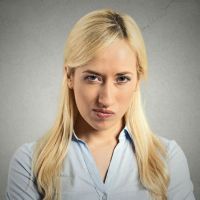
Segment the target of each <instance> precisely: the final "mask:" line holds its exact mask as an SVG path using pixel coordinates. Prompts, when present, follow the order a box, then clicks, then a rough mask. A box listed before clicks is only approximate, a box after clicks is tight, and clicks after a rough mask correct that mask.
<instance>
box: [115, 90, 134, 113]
mask: <svg viewBox="0 0 200 200" xmlns="http://www.w3.org/2000/svg"><path fill="white" fill-rule="evenodd" d="M133 95H134V92H133V89H129V90H122V91H121V93H120V94H119V96H118V106H119V109H120V110H121V111H122V112H125V111H126V110H127V109H128V106H129V104H130V102H131V99H132V97H133Z"/></svg>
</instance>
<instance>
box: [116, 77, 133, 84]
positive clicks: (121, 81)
mask: <svg viewBox="0 0 200 200" xmlns="http://www.w3.org/2000/svg"><path fill="white" fill-rule="evenodd" d="M130 80H131V79H130V77H128V76H119V77H118V78H117V83H126V82H128V81H130Z"/></svg>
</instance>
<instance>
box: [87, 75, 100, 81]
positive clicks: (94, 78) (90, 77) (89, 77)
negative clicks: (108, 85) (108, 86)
mask: <svg viewBox="0 0 200 200" xmlns="http://www.w3.org/2000/svg"><path fill="white" fill-rule="evenodd" d="M84 80H87V81H90V82H96V81H102V78H101V77H99V76H97V75H88V76H86V77H85V78H84Z"/></svg>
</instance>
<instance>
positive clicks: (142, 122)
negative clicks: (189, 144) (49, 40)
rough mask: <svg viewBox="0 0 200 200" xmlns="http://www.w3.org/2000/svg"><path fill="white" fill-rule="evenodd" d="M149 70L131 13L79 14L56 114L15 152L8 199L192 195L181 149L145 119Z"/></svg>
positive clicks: (89, 199) (114, 199) (67, 52)
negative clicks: (42, 132) (143, 82)
mask: <svg viewBox="0 0 200 200" xmlns="http://www.w3.org/2000/svg"><path fill="white" fill-rule="evenodd" d="M146 75H147V55H146V50H145V45H144V42H143V38H142V35H141V33H140V30H139V27H138V26H137V24H136V23H135V22H134V20H133V19H132V18H131V17H130V16H128V15H126V14H119V13H118V12H115V11H113V10H110V9H103V10H97V11H94V12H91V13H89V14H88V15H85V16H84V17H83V18H81V19H80V20H79V21H78V22H77V23H76V24H75V26H74V28H73V29H72V31H71V32H70V34H69V37H68V40H67V44H66V47H65V53H64V74H63V82H62V90H61V99H60V106H59V112H58V116H57V118H56V121H55V123H54V124H53V126H52V128H51V129H50V131H49V132H48V133H47V134H46V135H44V136H43V137H41V138H40V139H39V141H38V142H37V143H36V145H35V144H34V143H31V144H25V145H23V146H22V147H20V148H19V149H18V150H17V152H16V153H15V155H14V157H13V159H12V161H11V163H10V170H9V177H8V187H7V193H6V198H7V199H17V200H19V199H26V200H28V199H41V198H42V197H41V195H40V194H39V192H38V191H40V192H41V193H43V195H44V199H45V200H49V199H50V200H51V199H54V197H55V199H56V200H57V199H59V195H58V194H60V196H61V199H70V200H77V199H81V200H97V199H104V200H105V199H110V200H121V199H127V200H131V199H139V200H140V199H142V200H146V199H149V198H150V194H149V191H150V193H151V195H152V196H154V199H156V200H158V199H159V200H160V199H163V200H166V199H175V200H182V199H186V200H194V195H193V185H192V182H191V180H190V174H189V169H188V164H187V160H186V158H185V155H184V153H183V151H182V150H181V148H180V147H179V146H178V145H177V144H176V142H175V141H170V140H167V139H164V138H160V139H159V137H157V136H156V135H155V134H153V133H152V131H151V129H150V127H149V125H148V122H147V120H146V118H145V114H144V112H143V109H142V103H141V98H140V82H141V80H142V79H143V78H145V77H146ZM125 125H126V126H125ZM124 127H129V130H126V128H125V129H124ZM73 130H74V135H73V138H72V132H73ZM75 133H76V134H75ZM131 136H133V137H131ZM71 138H72V139H71ZM133 138H134V139H133ZM35 146H36V148H34V147H35ZM165 147H166V148H165ZM67 149H68V153H67V155H66V150H67ZM33 155H34V156H33ZM33 158H34V159H33ZM163 158H164V159H163ZM32 159H33V165H32ZM61 167H63V168H62V171H61V173H60V168H61ZM32 169H33V173H32ZM58 174H59V176H58ZM168 174H169V175H168ZM34 175H35V177H34ZM59 182H61V187H60V184H59ZM35 183H37V186H36V184H35ZM141 183H142V184H141ZM144 186H145V187H144ZM52 191H57V192H54V194H53V193H52Z"/></svg>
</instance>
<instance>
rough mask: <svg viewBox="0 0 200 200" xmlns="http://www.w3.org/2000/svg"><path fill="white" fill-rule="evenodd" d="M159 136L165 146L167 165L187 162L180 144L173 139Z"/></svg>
mask: <svg viewBox="0 0 200 200" xmlns="http://www.w3.org/2000/svg"><path fill="white" fill-rule="evenodd" d="M159 138H160V140H161V142H162V143H163V144H164V146H165V147H166V150H167V162H168V164H169V165H173V164H175V163H179V162H183V163H185V164H187V158H186V156H185V153H184V152H183V150H182V148H181V146H180V145H179V144H178V143H177V142H176V141H175V140H170V139H167V138H165V137H162V136H159ZM183 163H182V164H183ZM174 167H175V165H174Z"/></svg>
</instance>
